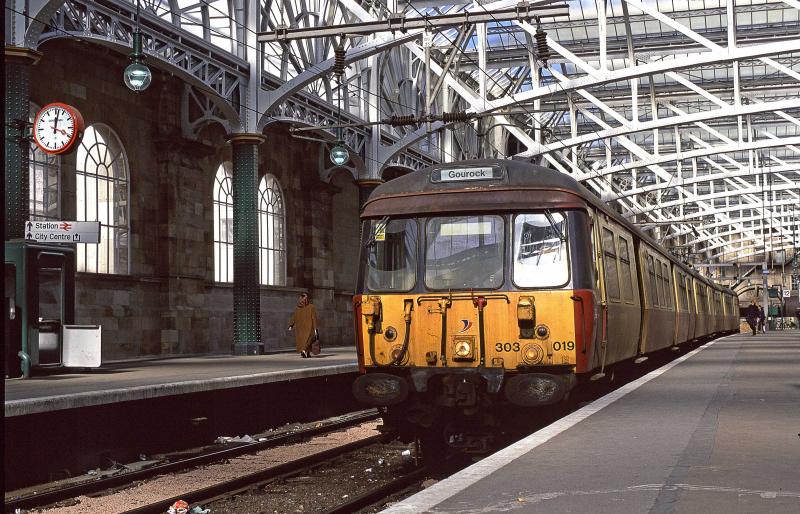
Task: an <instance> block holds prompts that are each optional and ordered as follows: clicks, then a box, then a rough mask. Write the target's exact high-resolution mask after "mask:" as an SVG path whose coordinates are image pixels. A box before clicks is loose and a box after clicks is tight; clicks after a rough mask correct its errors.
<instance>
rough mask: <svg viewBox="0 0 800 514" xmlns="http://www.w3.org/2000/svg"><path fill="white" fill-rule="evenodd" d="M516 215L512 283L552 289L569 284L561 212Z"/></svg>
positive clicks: (564, 233) (520, 285) (565, 223)
mask: <svg viewBox="0 0 800 514" xmlns="http://www.w3.org/2000/svg"><path fill="white" fill-rule="evenodd" d="M549 215H550V216H549V219H548V216H547V214H519V215H517V216H516V217H515V218H514V255H513V257H514V283H515V284H516V285H518V286H519V287H556V286H563V285H565V284H566V283H567V282H568V281H569V256H568V255H567V243H566V234H567V220H566V218H565V217H564V215H563V214H562V213H558V212H551V213H549Z"/></svg>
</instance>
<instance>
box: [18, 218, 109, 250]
mask: <svg viewBox="0 0 800 514" xmlns="http://www.w3.org/2000/svg"><path fill="white" fill-rule="evenodd" d="M25 239H30V240H33V241H36V242H39V243H95V244H97V243H99V242H100V222H99V221H34V220H28V221H26V222H25Z"/></svg>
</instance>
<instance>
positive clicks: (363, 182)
mask: <svg viewBox="0 0 800 514" xmlns="http://www.w3.org/2000/svg"><path fill="white" fill-rule="evenodd" d="M381 184H383V180H381V179H379V178H360V179H356V185H357V186H358V205H359V206H360V208H361V209H363V208H364V204H365V203H366V202H367V199H368V198H369V195H371V194H372V191H374V190H375V188H376V187H378V186H379V185H381Z"/></svg>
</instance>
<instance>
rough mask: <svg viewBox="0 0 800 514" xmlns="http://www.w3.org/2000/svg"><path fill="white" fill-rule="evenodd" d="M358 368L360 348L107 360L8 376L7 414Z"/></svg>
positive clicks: (23, 413)
mask: <svg viewBox="0 0 800 514" xmlns="http://www.w3.org/2000/svg"><path fill="white" fill-rule="evenodd" d="M357 371H358V364H357V361H356V352H355V348H352V347H351V348H344V347H341V348H337V347H331V348H325V349H324V350H323V352H322V353H321V354H320V355H317V356H314V357H312V358H309V359H303V358H301V357H300V356H299V355H297V354H296V353H277V354H271V355H257V356H232V355H215V356H207V357H187V358H177V359H163V360H153V361H141V362H127V363H120V364H113V365H109V366H104V367H102V368H99V369H95V370H92V371H89V372H87V373H67V372H65V373H60V374H57V375H48V376H39V377H33V378H29V379H10V380H6V381H5V416H6V417H7V418H8V417H12V416H24V415H28V414H36V413H40V412H49V411H54V410H62V409H74V408H79V407H89V406H94V405H103V404H109V403H117V402H122V401H130V400H143V399H147V398H157V397H161V396H169V395H179V394H188V393H197V392H203V391H212V390H216V389H228V388H233V387H245V386H252V385H259V384H266V383H270V382H281V381H287V380H297V379H303V378H309V377H319V376H324V375H335V374H340V373H354V372H357Z"/></svg>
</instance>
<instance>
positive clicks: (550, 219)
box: [544, 209, 567, 243]
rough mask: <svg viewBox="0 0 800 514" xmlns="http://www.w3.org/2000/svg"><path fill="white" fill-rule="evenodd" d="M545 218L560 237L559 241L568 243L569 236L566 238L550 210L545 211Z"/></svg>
mask: <svg viewBox="0 0 800 514" xmlns="http://www.w3.org/2000/svg"><path fill="white" fill-rule="evenodd" d="M544 216H545V217H546V218H547V221H548V222H549V223H550V227H551V228H552V229H553V231H554V232H555V233H556V235H557V236H558V239H560V240H561V242H562V243H564V242H566V241H567V236H565V235H564V233H563V232H562V231H561V229H560V228H559V227H558V225H557V224H556V220H555V219H554V218H553V214H552V213H551V212H550V210H549V209H546V210H545V211H544Z"/></svg>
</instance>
